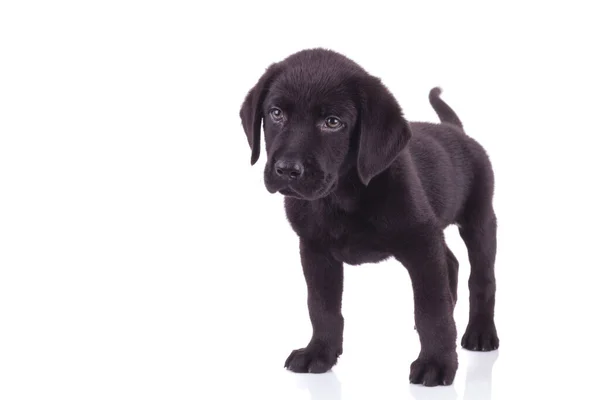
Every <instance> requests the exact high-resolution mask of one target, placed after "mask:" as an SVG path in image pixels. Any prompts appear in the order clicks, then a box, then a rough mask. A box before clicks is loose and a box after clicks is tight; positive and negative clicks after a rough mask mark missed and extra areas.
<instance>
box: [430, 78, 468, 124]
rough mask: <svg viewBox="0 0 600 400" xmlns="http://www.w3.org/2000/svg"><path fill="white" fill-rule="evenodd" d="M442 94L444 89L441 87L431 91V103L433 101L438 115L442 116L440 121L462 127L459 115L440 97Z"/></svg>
mask: <svg viewBox="0 0 600 400" xmlns="http://www.w3.org/2000/svg"><path fill="white" fill-rule="evenodd" d="M440 94H442V89H441V88H439V87H434V88H433V89H431V90H430V91H429V103H431V106H432V107H433V109H434V110H435V112H436V113H437V115H438V117H440V121H442V122H448V123H450V124H453V125H456V126H458V127H460V128H462V127H463V126H462V122H460V119H459V118H458V115H456V113H455V112H454V110H453V109H451V108H450V106H449V105H448V104H446V103H445V102H444V100H442V99H440Z"/></svg>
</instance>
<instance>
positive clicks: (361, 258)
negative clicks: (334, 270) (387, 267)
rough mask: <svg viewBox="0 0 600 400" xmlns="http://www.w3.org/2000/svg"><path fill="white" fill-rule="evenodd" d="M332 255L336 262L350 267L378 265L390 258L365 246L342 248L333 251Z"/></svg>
mask: <svg viewBox="0 0 600 400" xmlns="http://www.w3.org/2000/svg"><path fill="white" fill-rule="evenodd" d="M331 253H332V254H333V256H334V257H335V259H336V260H338V261H341V262H343V263H346V264H349V265H359V264H365V263H377V262H380V261H383V260H385V259H386V258H388V257H389V256H390V254H389V253H386V252H383V251H378V250H374V249H369V248H365V247H363V246H341V247H334V248H332V249H331Z"/></svg>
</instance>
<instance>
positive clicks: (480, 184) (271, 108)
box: [240, 49, 499, 386]
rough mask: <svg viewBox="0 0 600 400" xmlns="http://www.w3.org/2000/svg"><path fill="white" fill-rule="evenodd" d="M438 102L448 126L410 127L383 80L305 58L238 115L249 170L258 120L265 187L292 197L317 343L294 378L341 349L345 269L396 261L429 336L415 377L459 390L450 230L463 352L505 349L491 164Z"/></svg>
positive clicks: (272, 79) (292, 364) (272, 74)
mask: <svg viewBox="0 0 600 400" xmlns="http://www.w3.org/2000/svg"><path fill="white" fill-rule="evenodd" d="M440 93H441V91H440V89H438V88H435V89H433V90H431V92H430V94H429V101H430V103H431V105H432V106H433V108H434V109H435V111H436V112H437V114H438V115H439V117H440V119H441V121H442V122H441V124H432V123H423V122H410V123H409V122H407V121H406V120H405V119H404V117H403V114H402V110H401V109H400V107H399V105H398V103H397V102H396V100H395V99H394V97H393V96H392V95H391V94H390V92H389V91H388V90H387V88H386V87H385V86H384V85H383V84H382V83H381V81H380V80H379V79H378V78H376V77H373V76H371V75H369V74H368V73H367V72H366V71H365V70H363V69H362V68H361V67H360V66H359V65H357V64H356V63H354V62H353V61H351V60H349V59H348V58H346V57H344V56H342V55H340V54H338V53H336V52H333V51H330V50H323V49H311V50H304V51H300V52H298V53H296V54H293V55H291V56H289V57H288V58H286V59H285V60H283V61H281V62H279V63H276V64H273V65H271V66H270V67H269V68H268V69H267V71H266V72H265V73H264V75H263V76H262V77H261V78H260V79H259V81H258V83H257V84H256V86H254V87H253V88H252V89H251V90H250V91H249V93H248V95H247V96H246V98H245V100H244V102H243V104H242V107H241V110H240V117H241V119H242V125H243V128H244V130H245V132H246V135H247V137H248V143H249V144H250V147H251V148H252V158H251V162H252V164H254V163H255V162H256V161H257V159H258V157H259V153H260V145H261V142H260V140H261V139H260V138H261V125H263V121H264V125H263V128H264V131H265V140H266V150H267V156H268V160H267V164H266V168H265V173H264V180H265V185H266V187H267V189H268V190H269V192H271V193H275V192H279V193H282V194H283V195H285V196H286V197H285V209H286V214H287V217H288V219H289V222H290V224H291V226H292V227H293V229H294V230H295V232H296V233H297V234H298V236H299V238H300V256H301V262H302V267H303V270H304V276H305V278H306V284H307V286H308V309H309V314H310V319H311V322H312V326H313V335H312V339H311V340H310V342H309V343H308V345H307V346H306V347H305V348H303V349H299V350H294V351H293V352H292V353H291V354H290V356H289V357H288V359H287V361H286V362H285V366H286V367H287V368H288V369H290V370H292V371H295V372H313V373H320V372H325V371H328V370H329V369H330V368H331V367H332V366H333V365H334V364H335V363H336V361H337V358H338V356H339V355H340V354H342V331H343V327H344V319H343V317H342V314H341V301H342V287H343V268H342V265H343V263H347V264H351V265H356V264H361V263H372V262H379V261H382V260H384V259H386V258H388V257H395V258H396V259H397V260H399V261H400V262H401V263H402V264H403V265H404V266H405V267H406V268H407V269H408V272H409V275H410V278H411V281H412V286H413V291H414V307H415V322H416V328H417V331H418V334H419V338H420V341H421V352H420V354H419V357H418V359H417V360H416V361H414V362H413V363H412V365H411V369H410V382H412V383H422V384H424V385H427V386H435V385H449V384H451V383H452V382H453V380H454V376H455V374H456V369H457V367H458V361H457V354H456V326H455V323H454V318H453V310H454V304H455V303H456V291H457V277H458V261H457V260H456V258H455V257H454V255H453V254H452V252H451V251H450V249H449V248H448V247H447V245H446V243H445V240H444V233H443V230H444V228H445V227H447V226H448V225H450V224H456V225H458V227H459V229H460V235H461V237H462V238H463V240H464V242H465V244H466V246H467V249H468V253H469V261H470V264H471V275H470V278H469V290H470V318H469V324H468V327H467V329H466V333H465V334H464V336H463V338H462V346H463V347H465V348H467V349H470V350H481V351H489V350H494V349H496V348H498V344H499V341H498V336H497V334H496V327H495V324H494V302H495V291H496V284H495V277H494V260H495V255H496V217H495V214H494V210H493V208H492V197H493V191H494V176H493V172H492V167H491V164H490V161H489V159H488V157H487V154H486V152H485V150H484V149H483V148H482V147H481V146H480V145H479V144H478V143H476V142H475V141H474V140H473V139H471V138H469V137H468V136H467V135H466V134H465V133H464V132H463V130H462V124H461V122H460V120H459V119H458V117H457V116H456V114H455V113H454V111H453V110H452V109H451V108H450V107H449V106H448V105H447V104H446V103H444V102H443V101H442V100H441V99H440V98H439V95H440Z"/></svg>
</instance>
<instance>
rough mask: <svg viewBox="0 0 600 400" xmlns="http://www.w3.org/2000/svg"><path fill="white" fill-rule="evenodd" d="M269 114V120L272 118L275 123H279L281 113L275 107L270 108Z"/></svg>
mask: <svg viewBox="0 0 600 400" xmlns="http://www.w3.org/2000/svg"><path fill="white" fill-rule="evenodd" d="M269 114H271V118H273V119H274V120H275V121H279V120H281V119H282V118H283V111H281V110H280V109H279V108H277V107H274V108H271V110H269Z"/></svg>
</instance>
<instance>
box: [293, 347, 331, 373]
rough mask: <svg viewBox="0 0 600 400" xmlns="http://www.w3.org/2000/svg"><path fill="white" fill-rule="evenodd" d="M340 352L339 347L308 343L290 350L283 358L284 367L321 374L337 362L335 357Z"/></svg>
mask: <svg viewBox="0 0 600 400" xmlns="http://www.w3.org/2000/svg"><path fill="white" fill-rule="evenodd" d="M341 354H342V349H341V348H339V349H338V348H331V347H328V346H324V345H311V344H309V345H308V346H307V347H305V348H303V349H297V350H294V351H292V353H291V354H290V355H289V357H288V358H287V360H285V368H287V369H289V370H290V371H293V372H308V373H311V374H322V373H325V372H327V371H329V370H330V369H331V368H332V367H333V366H334V365H335V364H336V363H337V359H338V357H339V356H340V355H341Z"/></svg>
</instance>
